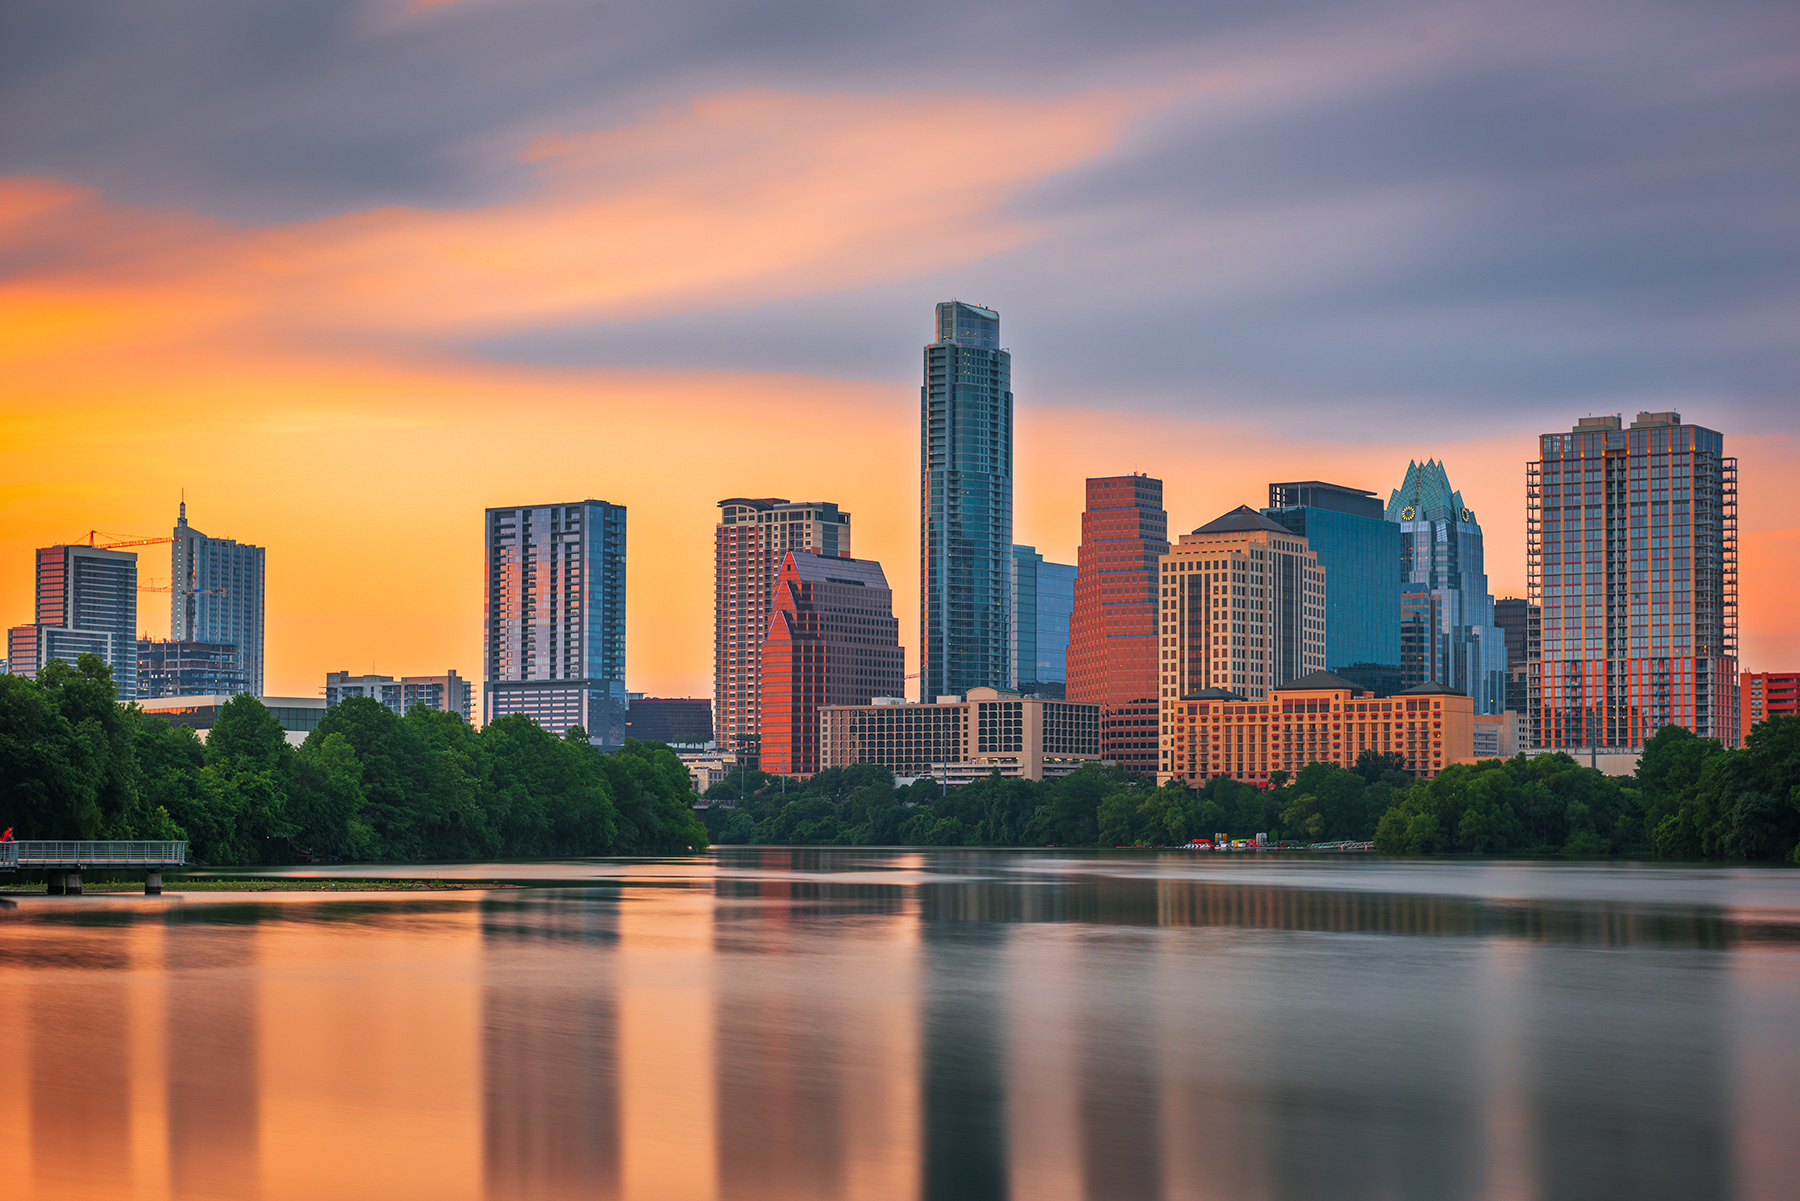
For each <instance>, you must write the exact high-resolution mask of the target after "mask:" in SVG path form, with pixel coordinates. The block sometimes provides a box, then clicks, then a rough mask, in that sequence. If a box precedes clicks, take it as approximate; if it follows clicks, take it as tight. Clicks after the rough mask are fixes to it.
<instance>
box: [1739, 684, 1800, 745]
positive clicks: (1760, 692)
mask: <svg viewBox="0 0 1800 1201" xmlns="http://www.w3.org/2000/svg"><path fill="white" fill-rule="evenodd" d="M1738 706H1739V712H1738V725H1739V733H1738V744H1739V745H1740V746H1741V745H1743V744H1744V741H1745V740H1746V739H1748V738H1749V737H1750V730H1751V728H1752V727H1754V726H1755V725H1756V724H1757V723H1758V722H1763V721H1767V720H1768V719H1769V718H1771V717H1793V716H1795V715H1797V714H1800V671H1746V672H1743V673H1741V674H1739V676H1738Z"/></svg>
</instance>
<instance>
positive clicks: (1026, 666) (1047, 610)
mask: <svg viewBox="0 0 1800 1201" xmlns="http://www.w3.org/2000/svg"><path fill="white" fill-rule="evenodd" d="M1012 606H1013V615H1012V622H1011V625H1012V646H1013V652H1012V659H1013V668H1012V670H1013V681H1014V686H1015V687H1016V688H1017V689H1018V690H1019V691H1020V692H1024V693H1029V694H1031V695H1033V696H1042V697H1048V698H1051V699H1054V700H1061V699H1062V698H1063V696H1064V695H1065V693H1066V691H1067V685H1068V680H1069V619H1070V617H1071V616H1073V614H1074V612H1075V568H1074V567H1072V566H1070V565H1069V564H1067V563H1051V562H1047V561H1046V560H1045V559H1044V556H1042V555H1040V554H1038V552H1037V548H1036V547H1032V546H1014V547H1013V582H1012Z"/></svg>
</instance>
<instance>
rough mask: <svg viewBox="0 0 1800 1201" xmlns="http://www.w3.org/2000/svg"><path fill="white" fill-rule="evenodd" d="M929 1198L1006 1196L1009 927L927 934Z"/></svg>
mask: <svg viewBox="0 0 1800 1201" xmlns="http://www.w3.org/2000/svg"><path fill="white" fill-rule="evenodd" d="M920 938H921V971H922V973H923V976H922V979H921V980H920V989H921V1001H920V1005H921V1009H922V1015H921V1020H920V1040H921V1047H920V1060H921V1062H920V1073H921V1078H922V1079H923V1081H924V1083H923V1087H922V1090H921V1091H922V1094H923V1095H922V1097H921V1098H920V1101H921V1105H922V1106H923V1113H924V1132H923V1135H924V1146H923V1149H922V1156H923V1164H922V1167H921V1174H922V1176H923V1182H922V1189H921V1195H922V1196H923V1197H924V1199H925V1201H962V1199H963V1198H967V1199H969V1201H977V1199H979V1198H992V1197H1005V1196H1006V1195H1007V1150H1008V1147H1007V1124H1006V1079H1007V1071H1006V1043H1005V1029H1006V1014H1007V998H1006V995H1005V990H1006V980H1005V973H1004V970H1003V968H1004V964H1005V957H1004V953H1005V949H1006V940H1007V931H1006V927H1004V926H1000V925H993V924H990V923H986V922H969V923H965V922H933V921H930V920H929V918H928V919H927V923H926V925H925V927H924V929H923V930H922V931H921V935H920Z"/></svg>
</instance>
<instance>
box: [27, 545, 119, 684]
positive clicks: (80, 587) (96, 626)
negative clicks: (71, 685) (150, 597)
mask: <svg viewBox="0 0 1800 1201" xmlns="http://www.w3.org/2000/svg"><path fill="white" fill-rule="evenodd" d="M137 594H138V574H137V555H136V554H135V553H133V552H132V551H125V550H107V549H105V548H103V547H98V546H83V545H79V544H77V545H73V546H45V547H40V548H39V549H38V552H37V580H36V614H35V620H34V621H33V622H32V624H31V625H26V626H14V627H13V628H11V629H10V630H8V631H7V632H6V660H7V663H8V665H9V667H10V670H11V671H12V673H13V674H14V675H21V676H36V675H37V673H38V671H39V670H40V669H41V668H42V667H43V666H44V664H46V663H48V662H49V661H50V660H52V659H61V660H62V661H63V662H65V663H71V664H72V663H74V662H75V660H76V659H78V658H79V657H80V656H81V655H83V654H87V653H92V654H95V655H98V656H100V658H101V659H103V660H105V662H106V665H107V666H108V667H110V668H112V678H113V684H114V686H115V687H116V688H117V690H118V691H117V696H118V698H119V699H120V700H122V701H130V700H133V699H135V698H136V696H137V672H138V632H137Z"/></svg>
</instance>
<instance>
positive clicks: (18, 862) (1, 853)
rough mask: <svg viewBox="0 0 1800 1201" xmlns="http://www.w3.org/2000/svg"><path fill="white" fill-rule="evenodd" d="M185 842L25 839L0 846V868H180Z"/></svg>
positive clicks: (184, 859) (0, 844) (185, 848)
mask: <svg viewBox="0 0 1800 1201" xmlns="http://www.w3.org/2000/svg"><path fill="white" fill-rule="evenodd" d="M187 849H188V844H187V843H185V842H74V841H70V842H62V841H50V840H45V839H28V840H22V841H19V842H0V867H4V868H9V869H15V870H16V869H18V868H50V867H60V868H72V869H80V868H84V867H159V868H160V867H180V866H181V865H182V864H184V863H186V862H187Z"/></svg>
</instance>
